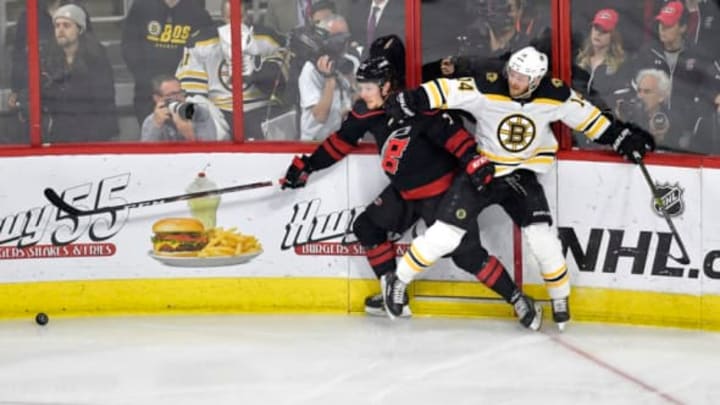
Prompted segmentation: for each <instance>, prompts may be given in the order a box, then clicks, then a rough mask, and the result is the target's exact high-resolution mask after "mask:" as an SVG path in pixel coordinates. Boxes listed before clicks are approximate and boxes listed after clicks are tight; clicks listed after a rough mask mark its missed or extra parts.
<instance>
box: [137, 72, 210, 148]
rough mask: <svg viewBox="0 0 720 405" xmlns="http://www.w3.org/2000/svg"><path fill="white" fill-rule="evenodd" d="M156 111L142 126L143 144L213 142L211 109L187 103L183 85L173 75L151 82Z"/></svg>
mask: <svg viewBox="0 0 720 405" xmlns="http://www.w3.org/2000/svg"><path fill="white" fill-rule="evenodd" d="M152 88H153V101H154V102H155V110H154V111H153V113H152V114H150V115H148V116H147V118H145V121H143V125H142V140H143V141H147V142H159V141H214V140H216V139H217V138H216V137H217V132H216V130H215V124H214V123H213V120H212V118H211V115H210V110H209V108H208V106H206V105H202V104H197V103H190V102H187V100H186V98H185V92H184V91H183V90H182V88H181V87H180V81H179V80H178V79H176V78H175V77H173V76H170V75H159V76H156V77H155V78H154V79H153V80H152Z"/></svg>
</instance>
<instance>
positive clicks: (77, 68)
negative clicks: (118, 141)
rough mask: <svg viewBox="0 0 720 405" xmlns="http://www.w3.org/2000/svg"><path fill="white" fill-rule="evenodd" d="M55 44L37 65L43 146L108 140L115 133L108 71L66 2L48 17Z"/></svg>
mask: <svg viewBox="0 0 720 405" xmlns="http://www.w3.org/2000/svg"><path fill="white" fill-rule="evenodd" d="M53 22H54V24H55V44H56V46H53V47H51V48H50V50H49V52H48V55H47V58H46V59H45V61H44V63H43V66H42V72H41V76H42V81H43V89H42V93H41V97H42V106H43V108H44V109H45V111H46V112H47V115H48V116H49V118H50V124H49V128H47V129H46V132H45V137H44V138H43V140H44V141H45V142H51V143H54V142H91V141H107V140H110V139H111V138H112V137H113V136H115V135H117V134H118V122H117V114H116V111H115V86H114V82H113V72H112V67H111V66H110V61H109V60H108V57H107V54H106V51H105V48H104V47H103V45H102V44H101V43H100V42H99V41H98V40H97V38H95V36H94V35H93V34H92V33H90V32H88V31H87V25H86V24H87V14H86V13H85V11H83V9H82V8H80V7H79V6H76V5H74V4H68V5H65V6H62V7H60V8H58V9H57V10H56V11H55V13H54V14H53Z"/></svg>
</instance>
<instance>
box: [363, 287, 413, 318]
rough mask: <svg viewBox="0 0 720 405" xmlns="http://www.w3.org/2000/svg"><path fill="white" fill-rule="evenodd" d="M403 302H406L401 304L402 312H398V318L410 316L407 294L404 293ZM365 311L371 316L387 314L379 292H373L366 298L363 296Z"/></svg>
mask: <svg viewBox="0 0 720 405" xmlns="http://www.w3.org/2000/svg"><path fill="white" fill-rule="evenodd" d="M405 302H406V304H405V305H403V309H402V314H400V318H410V317H411V316H412V311H410V306H409V305H408V304H407V302H408V298H407V294H406V295H405ZM365 313H366V314H368V315H372V316H383V317H385V316H387V311H385V304H384V303H383V296H382V293H381V294H375V295H370V296H368V297H367V298H365Z"/></svg>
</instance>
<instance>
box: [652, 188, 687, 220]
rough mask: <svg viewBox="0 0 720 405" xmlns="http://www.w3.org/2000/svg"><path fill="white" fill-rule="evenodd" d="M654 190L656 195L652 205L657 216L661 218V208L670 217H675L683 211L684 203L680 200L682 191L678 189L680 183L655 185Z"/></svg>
mask: <svg viewBox="0 0 720 405" xmlns="http://www.w3.org/2000/svg"><path fill="white" fill-rule="evenodd" d="M655 188H656V189H657V193H658V195H657V198H655V199H653V201H652V205H653V209H654V210H655V213H656V214H657V215H659V216H662V211H661V210H660V209H661V207H665V212H667V213H668V215H669V216H671V217H676V216H678V215H680V214H682V213H683V211H685V202H684V201H683V198H682V196H683V192H684V190H683V189H682V188H681V187H680V183H675V184H670V183H665V184H660V183H656V184H655Z"/></svg>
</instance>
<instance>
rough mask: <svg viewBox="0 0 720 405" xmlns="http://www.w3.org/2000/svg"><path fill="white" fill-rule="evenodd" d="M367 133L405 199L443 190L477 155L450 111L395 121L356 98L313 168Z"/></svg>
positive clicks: (337, 155) (314, 159)
mask: <svg viewBox="0 0 720 405" xmlns="http://www.w3.org/2000/svg"><path fill="white" fill-rule="evenodd" d="M366 133H370V134H371V135H372V136H373V137H374V138H375V142H376V143H377V146H378V152H379V154H380V164H381V166H382V169H383V171H384V172H385V174H387V176H388V177H389V178H390V182H391V183H392V185H393V186H394V187H396V188H397V189H398V191H399V192H400V194H401V195H402V196H403V197H404V198H406V199H408V200H415V199H422V198H428V197H432V196H435V195H439V194H441V193H443V192H445V190H447V189H448V188H449V187H450V184H451V183H452V180H453V177H454V176H455V174H456V173H457V171H458V168H459V167H460V166H462V167H464V166H465V165H466V164H467V162H469V161H470V159H472V157H473V156H474V155H475V154H476V153H477V152H476V148H477V144H476V142H475V140H474V139H473V137H472V135H470V134H469V133H468V132H467V131H465V129H464V128H463V126H462V121H461V120H460V118H459V117H457V116H454V115H452V113H450V112H441V111H428V112H425V113H422V114H418V115H416V116H415V117H413V118H410V119H408V120H405V121H404V122H402V123H393V122H392V120H391V118H390V116H389V115H387V114H385V111H384V110H383V109H375V110H368V108H367V106H366V104H365V102H363V101H362V100H360V101H358V102H356V103H355V105H354V106H353V109H352V111H351V112H350V113H349V114H348V116H347V118H345V121H343V123H342V126H341V127H340V129H339V130H338V131H337V132H335V133H333V134H332V135H330V136H329V137H328V138H327V139H326V140H325V141H324V142H323V143H322V144H321V145H320V146H319V147H318V148H317V149H316V150H315V152H313V154H312V156H310V166H311V168H312V169H313V170H320V169H324V168H326V167H328V166H331V165H332V164H334V163H335V162H337V161H339V160H340V159H342V158H343V157H345V155H347V154H348V153H349V152H350V151H351V150H352V149H353V148H355V147H356V146H357V145H358V142H359V141H360V139H361V138H362V137H363V136H364V135H365V134H366ZM458 160H459V161H460V165H459V164H458Z"/></svg>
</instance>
